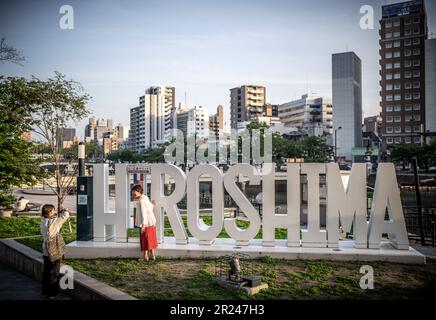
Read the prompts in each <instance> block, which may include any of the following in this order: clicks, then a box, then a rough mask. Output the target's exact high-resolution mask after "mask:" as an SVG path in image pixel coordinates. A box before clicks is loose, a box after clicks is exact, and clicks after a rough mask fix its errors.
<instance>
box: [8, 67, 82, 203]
mask: <svg viewBox="0 0 436 320" xmlns="http://www.w3.org/2000/svg"><path fill="white" fill-rule="evenodd" d="M0 90H1V95H0V96H1V100H0V101H1V108H2V110H1V115H2V125H4V126H5V130H12V129H14V125H15V126H16V127H17V129H16V130H17V131H18V132H23V131H27V130H31V131H33V132H35V133H36V134H37V135H39V137H40V138H41V139H42V141H43V142H44V143H45V144H47V145H48V146H49V151H50V158H51V160H52V161H53V162H54V164H55V171H54V178H55V183H54V184H52V183H51V182H50V181H49V180H48V178H49V175H48V173H47V174H46V175H44V176H42V177H41V176H39V177H41V178H42V179H45V180H46V181H45V182H46V184H47V185H48V186H49V187H50V188H51V189H52V190H53V192H54V193H55V194H56V196H57V198H58V209H61V208H62V203H63V201H64V200H65V197H66V196H67V194H68V192H69V191H70V190H71V189H72V187H73V185H72V182H73V181H74V179H75V175H70V176H68V177H64V173H63V168H62V165H61V161H62V157H61V148H60V147H61V146H60V145H59V143H58V140H57V139H58V136H57V132H58V130H60V129H63V128H65V127H66V125H67V123H68V122H70V121H77V120H80V119H82V118H84V117H85V116H86V115H87V114H88V113H89V111H88V110H87V109H86V102H87V101H88V100H89V96H88V95H87V94H84V93H83V89H82V88H81V86H80V85H79V84H78V83H77V82H74V81H72V80H67V79H66V78H65V76H64V75H62V74H60V73H58V72H56V73H55V77H54V78H51V79H48V80H46V81H42V80H39V79H38V78H35V77H33V78H32V79H31V80H26V79H24V78H4V77H2V78H1V87H0ZM5 130H3V129H2V132H4V131H5ZM17 134H18V133H17ZM15 137H16V136H15ZM10 141H11V140H9V141H8V142H10ZM14 141H18V140H17V139H16V138H15V140H14ZM7 146H8V145H5V147H7ZM15 146H16V147H17V149H16V151H17V152H16V155H22V156H23V155H25V154H27V155H28V156H30V155H31V154H32V152H30V151H29V150H28V149H25V147H24V144H22V143H21V142H20V145H18V144H16V145H15ZM1 149H2V153H5V154H7V152H3V150H5V149H4V147H2V148H1ZM14 150H15V149H14ZM11 160H12V156H11ZM8 163H10V161H9V162H8V159H5V164H8ZM16 163H17V164H19V163H20V162H18V161H16ZM2 164H3V161H2ZM76 167H77V166H76ZM28 168H30V167H28ZM21 170H22V172H23V175H25V176H26V177H30V176H31V174H30V170H27V169H25V168H24V167H22V166H21ZM75 170H76V171H77V168H76V169H75ZM17 171H20V167H18V168H17ZM32 176H33V175H32ZM6 178H7V177H6ZM64 178H65V179H64ZM23 179H24V177H23ZM13 183H14V184H16V183H18V182H13Z"/></svg>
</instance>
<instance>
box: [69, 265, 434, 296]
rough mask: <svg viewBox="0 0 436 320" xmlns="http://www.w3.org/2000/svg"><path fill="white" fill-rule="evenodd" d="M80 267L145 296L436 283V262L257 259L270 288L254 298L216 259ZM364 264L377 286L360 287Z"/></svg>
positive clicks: (386, 290) (399, 290)
mask: <svg viewBox="0 0 436 320" xmlns="http://www.w3.org/2000/svg"><path fill="white" fill-rule="evenodd" d="M66 262H67V263H68V264H69V265H71V266H72V267H73V268H74V269H75V270H78V271H80V272H83V273H85V274H88V275H89V276H91V277H93V278H96V279H98V280H100V281H102V282H105V283H107V284H109V285H111V286H114V287H117V288H118V289H120V290H122V291H124V292H126V293H128V294H130V295H132V296H135V297H137V298H139V299H218V300H229V299H231V300H234V299H255V300H258V299H260V300H263V299H420V298H425V297H428V296H429V295H433V292H434V289H435V288H436V261H435V260H429V261H428V263H427V264H426V265H404V264H393V263H380V262H368V263H362V262H333V261H307V260H306V261H305V260H280V259H271V258H268V257H266V258H263V259H257V260H254V270H255V274H257V275H259V276H260V277H261V279H262V281H264V282H266V283H268V285H269V288H268V289H266V290H265V291H262V292H261V293H259V294H258V295H255V296H254V297H250V296H248V295H247V294H245V293H243V292H240V291H235V290H232V289H228V288H222V287H221V286H219V285H218V284H217V283H215V282H214V280H213V276H214V272H215V260H212V259H209V260H208V259H201V260H200V259H171V260H169V259H159V258H158V259H157V260H156V261H150V262H144V261H137V260H136V259H95V260H68V261H66ZM363 264H368V265H371V266H372V267H373V268H374V290H363V289H361V288H360V286H359V281H360V278H361V277H362V274H360V273H359V270H360V267H361V266H362V265H363Z"/></svg>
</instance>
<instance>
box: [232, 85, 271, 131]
mask: <svg viewBox="0 0 436 320" xmlns="http://www.w3.org/2000/svg"><path fill="white" fill-rule="evenodd" d="M265 101H266V93H265V87H263V86H255V85H244V86H241V87H237V88H233V89H230V121H231V123H230V125H231V129H243V128H244V127H245V124H246V123H247V122H251V121H255V120H256V117H257V116H258V115H259V114H262V112H263V107H264V105H265Z"/></svg>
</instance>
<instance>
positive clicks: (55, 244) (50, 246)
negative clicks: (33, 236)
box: [46, 224, 66, 262]
mask: <svg viewBox="0 0 436 320" xmlns="http://www.w3.org/2000/svg"><path fill="white" fill-rule="evenodd" d="M49 228H50V224H49V225H48V228H47V229H49ZM46 246H47V252H48V258H49V259H50V261H52V262H54V261H56V260H60V259H62V257H63V256H64V254H65V252H66V246H65V241H64V237H62V235H61V233H60V232H58V233H57V234H56V235H55V236H54V237H52V238H51V239H50V238H48V239H47V241H46Z"/></svg>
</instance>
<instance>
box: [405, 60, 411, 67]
mask: <svg viewBox="0 0 436 320" xmlns="http://www.w3.org/2000/svg"><path fill="white" fill-rule="evenodd" d="M411 66H412V61H410V60H406V61H404V67H406V68H410V67H411Z"/></svg>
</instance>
